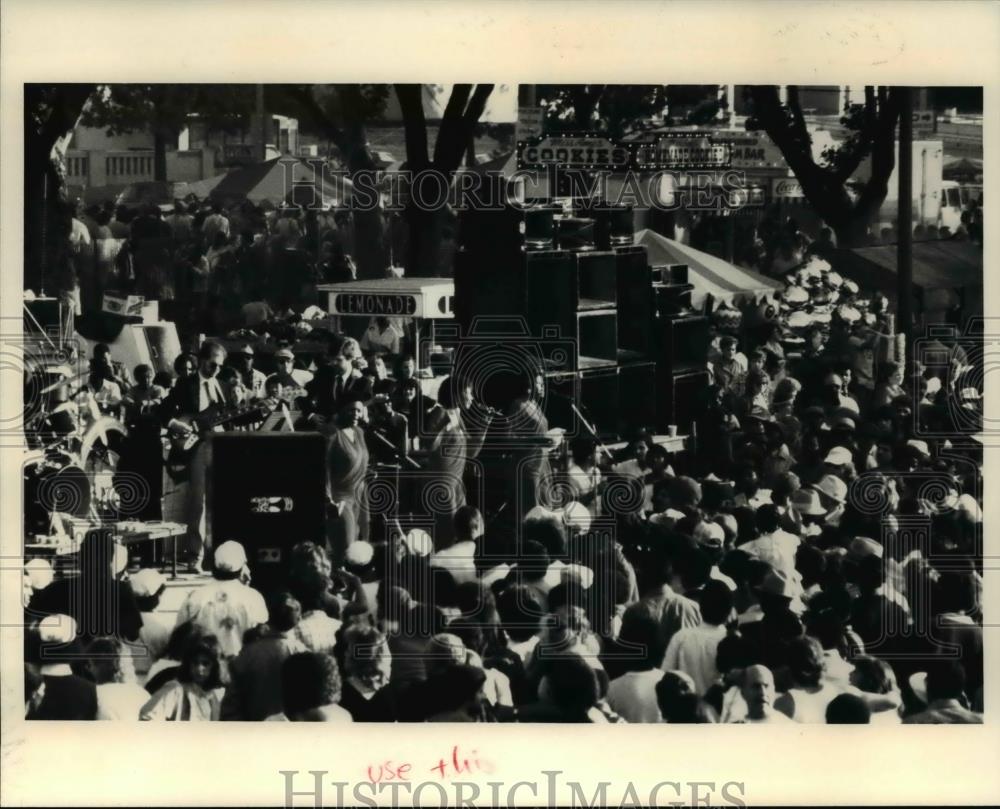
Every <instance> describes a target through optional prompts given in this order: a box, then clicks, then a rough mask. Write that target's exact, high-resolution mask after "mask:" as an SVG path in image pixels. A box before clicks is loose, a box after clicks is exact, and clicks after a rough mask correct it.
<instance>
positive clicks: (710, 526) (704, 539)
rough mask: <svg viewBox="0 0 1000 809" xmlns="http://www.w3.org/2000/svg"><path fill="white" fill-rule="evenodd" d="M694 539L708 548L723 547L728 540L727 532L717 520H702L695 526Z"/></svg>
mask: <svg viewBox="0 0 1000 809" xmlns="http://www.w3.org/2000/svg"><path fill="white" fill-rule="evenodd" d="M694 539H695V542H697V543H698V544H699V545H703V546H704V547H706V548H721V547H722V545H723V543H725V541H726V532H725V529H723V527H722V526H721V525H719V524H718V523H717V522H700V523H698V524H697V525H696V526H695V529H694Z"/></svg>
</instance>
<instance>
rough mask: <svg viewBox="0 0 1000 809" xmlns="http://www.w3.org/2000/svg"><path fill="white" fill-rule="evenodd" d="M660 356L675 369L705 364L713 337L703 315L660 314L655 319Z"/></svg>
mask: <svg viewBox="0 0 1000 809" xmlns="http://www.w3.org/2000/svg"><path fill="white" fill-rule="evenodd" d="M655 323H656V326H655V328H656V329H657V331H658V335H657V339H656V348H657V360H658V361H659V362H661V363H662V364H663V365H664V366H665V367H666V368H668V369H670V371H671V372H673V373H679V372H682V371H691V370H695V369H698V368H704V367H705V358H706V357H707V356H708V345H709V341H710V339H711V337H710V334H709V321H708V318H707V317H705V316H704V315H682V316H678V317H670V316H666V317H659V318H657V319H656V321H655Z"/></svg>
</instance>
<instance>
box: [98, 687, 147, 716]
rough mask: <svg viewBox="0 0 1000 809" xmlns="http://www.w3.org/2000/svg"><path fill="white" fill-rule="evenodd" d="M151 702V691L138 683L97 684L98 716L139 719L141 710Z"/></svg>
mask: <svg viewBox="0 0 1000 809" xmlns="http://www.w3.org/2000/svg"><path fill="white" fill-rule="evenodd" d="M147 702H149V692H148V691H147V690H146V689H145V688H143V687H142V686H141V685H137V684H136V683H104V685H99V686H97V718H98V719H125V720H131V721H133V722H138V721H139V711H141V710H142V706H143V705H145V704H146V703H147Z"/></svg>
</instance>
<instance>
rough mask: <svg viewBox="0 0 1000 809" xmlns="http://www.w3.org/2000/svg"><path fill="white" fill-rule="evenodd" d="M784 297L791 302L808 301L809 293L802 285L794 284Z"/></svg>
mask: <svg viewBox="0 0 1000 809" xmlns="http://www.w3.org/2000/svg"><path fill="white" fill-rule="evenodd" d="M784 298H785V300H786V301H788V302H789V303H808V302H809V293H808V292H806V290H804V289H803V288H802V287H800V286H792V287H788V288H787V289H786V290H785V294H784Z"/></svg>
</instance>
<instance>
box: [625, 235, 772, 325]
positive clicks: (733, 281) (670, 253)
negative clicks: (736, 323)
mask: <svg viewBox="0 0 1000 809" xmlns="http://www.w3.org/2000/svg"><path fill="white" fill-rule="evenodd" d="M635 243H636V244H640V245H642V246H644V247H645V248H646V253H647V255H648V256H649V263H650V265H656V264H687V265H688V282H689V283H690V284H692V285H693V286H694V290H693V291H692V293H691V304H692V306H694V307H695V308H696V309H698V308H700V307H701V306H702V305H703V304H704V302H705V297H706V296H707V295H711V296H712V297H713V298H715V300H717V301H721V302H726V303H731V302H735V301H738V300H745V299H755V298H758V297H761V296H768V295H774V294H775V293H776V292H778V291H779V290H781V289H783V288H784V284H782V283H781V282H780V281H775V280H774V279H773V278H768V277H767V276H764V275H761V274H760V273H756V272H753V271H752V270H744V269H743V268H742V267H737V266H736V265H735V264H730V263H729V262H728V261H725V260H723V259H721V258H719V257H717V256H713V255H711V254H709V253H703V252H702V251H701V250H695V249H694V248H693V247H689V246H688V245H686V244H681V243H680V242H678V241H675V240H674V239H668V238H667V237H666V236H663V235H661V234H659V233H656V232H654V231H652V230H648V229H643V230H640V231H639V232H638V233H636V234H635Z"/></svg>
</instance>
